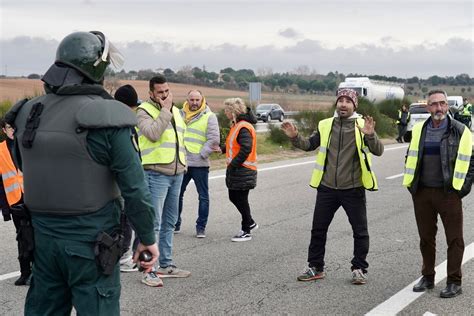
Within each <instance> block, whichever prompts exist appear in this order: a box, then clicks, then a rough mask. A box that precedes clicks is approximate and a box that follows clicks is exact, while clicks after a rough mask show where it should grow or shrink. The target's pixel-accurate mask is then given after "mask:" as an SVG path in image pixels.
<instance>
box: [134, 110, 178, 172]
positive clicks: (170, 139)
mask: <svg viewBox="0 0 474 316" xmlns="http://www.w3.org/2000/svg"><path fill="white" fill-rule="evenodd" d="M139 108H141V109H143V110H145V111H146V112H147V113H148V114H150V116H151V117H152V118H153V119H154V120H156V119H157V118H158V116H159V115H160V110H158V108H156V107H155V106H154V105H153V104H150V103H148V102H143V103H142V104H140V106H139ZM171 111H172V114H173V118H174V122H175V125H176V132H175V129H174V128H173V124H171V122H170V123H169V124H168V126H167V127H166V130H165V131H164V132H163V134H161V137H160V139H158V140H157V141H156V142H153V141H151V140H149V139H148V138H146V137H145V135H143V134H142V133H141V132H140V130H138V145H139V147H140V154H141V157H142V165H153V164H167V163H171V162H172V161H173V160H174V159H175V157H176V148H177V146H178V153H179V154H178V159H179V161H180V162H181V163H182V164H183V165H185V164H186V150H185V148H184V132H185V130H186V124H185V123H184V120H183V118H182V117H181V114H180V113H179V109H178V108H176V107H173V108H172V110H171ZM176 137H177V138H176Z"/></svg>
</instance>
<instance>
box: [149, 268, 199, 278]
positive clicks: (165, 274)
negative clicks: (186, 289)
mask: <svg viewBox="0 0 474 316" xmlns="http://www.w3.org/2000/svg"><path fill="white" fill-rule="evenodd" d="M156 273H157V274H158V275H159V276H160V277H162V278H187V277H188V276H190V275H191V272H189V271H186V270H182V269H178V268H177V267H176V266H175V265H169V266H167V267H164V268H162V267H159V268H158V269H157V270H156Z"/></svg>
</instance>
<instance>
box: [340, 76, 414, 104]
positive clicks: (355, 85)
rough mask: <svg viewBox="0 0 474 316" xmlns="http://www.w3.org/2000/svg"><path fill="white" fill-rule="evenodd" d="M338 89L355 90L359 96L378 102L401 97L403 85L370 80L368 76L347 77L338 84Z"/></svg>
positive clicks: (403, 93) (403, 94)
mask: <svg viewBox="0 0 474 316" xmlns="http://www.w3.org/2000/svg"><path fill="white" fill-rule="evenodd" d="M338 88H339V89H342V88H349V89H353V90H356V91H357V93H359V96H361V97H363V98H366V99H367V100H369V101H371V102H373V103H378V102H380V101H383V100H390V99H403V97H404V96H405V91H404V90H403V89H404V85H403V84H400V83H396V82H388V81H380V80H372V79H369V78H368V77H347V78H346V80H345V81H343V82H341V83H340V84H339V87H338Z"/></svg>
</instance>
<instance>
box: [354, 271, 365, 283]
mask: <svg viewBox="0 0 474 316" xmlns="http://www.w3.org/2000/svg"><path fill="white" fill-rule="evenodd" d="M365 283H367V273H366V272H364V271H362V269H355V270H352V284H357V285H361V284H365Z"/></svg>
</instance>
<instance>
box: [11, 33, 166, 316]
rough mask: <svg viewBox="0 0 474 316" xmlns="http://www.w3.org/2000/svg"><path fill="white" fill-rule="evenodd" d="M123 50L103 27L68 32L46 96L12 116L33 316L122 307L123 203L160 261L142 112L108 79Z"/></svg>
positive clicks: (28, 309)
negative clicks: (137, 141)
mask: <svg viewBox="0 0 474 316" xmlns="http://www.w3.org/2000/svg"><path fill="white" fill-rule="evenodd" d="M121 62H123V59H122V56H121V55H120V53H119V52H118V51H117V49H116V48H115V47H114V46H113V45H112V44H111V43H110V42H109V40H108V38H107V37H105V36H104V34H102V33H100V32H75V33H72V34H70V35H68V36H66V37H65V38H64V39H63V40H62V41H61V43H60V44H59V47H58V49H57V52H56V61H55V63H54V64H53V65H52V66H51V67H50V68H49V69H48V71H47V72H46V74H45V75H44V76H43V78H42V80H43V81H44V86H45V91H46V94H45V95H43V96H40V97H37V98H34V99H32V100H30V101H27V102H26V103H25V102H20V103H18V104H16V105H15V106H14V107H13V108H12V109H11V110H10V112H9V113H8V118H7V119H8V121H9V122H10V124H14V126H15V127H16V142H17V143H16V149H17V154H18V156H19V158H20V160H21V166H22V169H23V173H24V188H25V194H24V202H25V204H26V206H27V207H28V209H29V212H30V214H31V219H32V223H33V228H34V237H35V252H34V260H35V263H34V267H33V273H34V277H33V279H32V281H31V286H30V289H29V291H28V295H27V298H26V303H25V315H64V314H69V313H70V312H71V309H72V306H74V308H75V310H76V311H77V314H78V315H118V314H120V308H119V298H120V279H119V275H120V273H119V266H118V258H119V255H120V251H118V252H117V247H118V246H119V244H120V231H119V230H120V225H119V220H120V205H119V203H118V201H117V198H118V197H119V195H120V194H121V195H122V196H123V197H124V199H125V209H126V210H127V213H128V214H127V215H128V217H129V218H130V220H131V221H132V223H133V225H134V227H135V228H136V232H137V234H138V235H139V237H140V240H141V242H142V244H140V245H139V247H138V251H137V254H136V257H135V260H137V258H138V255H139V253H140V252H141V251H143V250H148V251H150V252H151V253H152V255H153V256H152V260H151V261H150V262H148V263H145V262H141V264H142V266H143V267H144V268H145V270H148V271H149V270H150V269H151V267H152V266H153V264H154V263H155V262H156V260H157V257H158V248H157V246H156V243H155V234H154V232H153V221H154V211H153V206H152V204H151V197H150V193H149V192H148V189H147V187H146V184H145V180H144V174H143V170H142V168H141V164H140V160H139V158H138V155H137V151H136V147H135V146H134V145H133V138H132V133H131V128H132V127H133V126H135V125H136V118H135V116H134V115H133V113H132V112H131V111H130V110H129V109H128V108H127V107H126V106H125V105H123V104H121V103H120V102H118V101H115V100H113V98H112V97H111V96H110V95H109V94H108V93H107V92H106V91H105V90H104V88H103V86H102V83H103V78H104V72H105V70H106V68H107V66H108V65H109V64H110V63H112V64H114V65H117V64H120V63H121Z"/></svg>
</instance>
